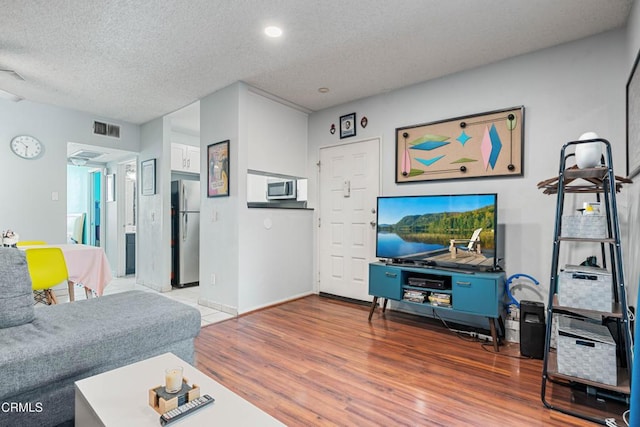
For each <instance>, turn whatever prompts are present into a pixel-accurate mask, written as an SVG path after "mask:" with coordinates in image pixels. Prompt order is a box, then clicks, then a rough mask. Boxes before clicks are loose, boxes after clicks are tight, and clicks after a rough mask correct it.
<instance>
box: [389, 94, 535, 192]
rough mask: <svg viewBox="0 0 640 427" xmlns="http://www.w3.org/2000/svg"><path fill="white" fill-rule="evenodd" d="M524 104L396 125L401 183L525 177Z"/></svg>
mask: <svg viewBox="0 0 640 427" xmlns="http://www.w3.org/2000/svg"><path fill="white" fill-rule="evenodd" d="M523 152H524V107H522V106H520V107H513V108H508V109H504V110H497V111H489V112H486V113H479V114H473V115H469V116H464V117H456V118H453V119H446V120H440V121H436V122H431V123H425V124H421V125H414V126H406V127H401V128H396V182H397V183H404V182H416V181H434V180H444V179H459V178H485V177H496V176H522V174H523V160H522V153H523Z"/></svg>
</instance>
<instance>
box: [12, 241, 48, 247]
mask: <svg viewBox="0 0 640 427" xmlns="http://www.w3.org/2000/svg"><path fill="white" fill-rule="evenodd" d="M46 244H47V242H45V241H44V240H23V241H22V242H18V243H16V247H18V248H20V247H22V246H41V245H46Z"/></svg>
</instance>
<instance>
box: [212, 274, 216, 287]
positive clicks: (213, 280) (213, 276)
mask: <svg viewBox="0 0 640 427" xmlns="http://www.w3.org/2000/svg"><path fill="white" fill-rule="evenodd" d="M211 284H212V285H215V284H216V273H211Z"/></svg>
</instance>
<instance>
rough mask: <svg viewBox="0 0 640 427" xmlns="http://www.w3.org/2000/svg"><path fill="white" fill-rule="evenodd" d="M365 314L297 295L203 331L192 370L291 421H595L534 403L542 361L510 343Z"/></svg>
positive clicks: (393, 315) (410, 319) (406, 318)
mask: <svg viewBox="0 0 640 427" xmlns="http://www.w3.org/2000/svg"><path fill="white" fill-rule="evenodd" d="M367 317H368V307H366V306H361V305H356V304H351V303H348V302H343V301H337V300H333V299H328V298H323V297H319V296H310V297H306V298H302V299H299V300H296V301H293V302H289V303H286V304H282V305H279V306H276V307H272V308H269V309H265V310H262V311H257V312H254V313H251V314H248V315H245V316H241V317H239V318H237V319H232V320H227V321H224V322H222V323H217V324H213V325H210V326H207V327H204V328H202V330H201V332H200V336H199V337H198V338H197V339H196V366H197V367H198V368H199V369H200V370H201V371H203V372H205V373H206V374H207V375H209V376H210V377H212V378H213V379H215V380H216V381H218V382H219V383H221V384H223V385H224V386H226V387H227V388H229V389H231V390H232V391H234V392H236V393H237V394H239V395H240V396H242V397H243V398H245V399H246V400H248V401H250V402H252V403H253V404H254V405H256V406H258V407H259V408H261V409H262V410H264V411H265V412H267V413H269V414H271V415H272V416H274V417H275V418H277V419H279V420H280V421H282V422H283V423H285V424H287V425H290V426H311V425H353V426H366V425H387V426H403V425H404V426H501V425H504V426H585V425H594V424H592V423H589V422H586V421H584V420H581V419H578V418H574V417H571V416H568V415H564V414H562V413H559V412H557V411H551V410H549V409H546V408H545V407H544V406H543V404H542V403H541V401H540V383H541V380H540V377H541V371H542V361H540V360H531V359H520V358H518V350H519V349H518V346H517V345H511V347H509V346H507V347H501V348H500V353H494V352H493V347H492V346H490V345H489V346H487V345H484V346H483V345H482V344H481V343H479V342H470V341H466V340H463V339H461V338H460V337H459V336H457V335H455V334H453V333H452V332H450V331H448V330H447V329H446V328H444V327H442V326H440V325H438V324H436V323H435V322H434V321H433V320H431V319H425V318H422V317H418V316H411V315H407V314H403V313H399V312H394V311H387V313H386V314H384V315H383V314H382V313H380V311H379V310H377V311H376V313H375V314H374V316H373V318H372V321H371V322H370V323H369V322H368V321H367ZM214 397H215V396H214ZM618 425H624V424H623V423H622V422H621V421H620V419H619V420H618Z"/></svg>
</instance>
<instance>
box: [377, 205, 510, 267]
mask: <svg viewBox="0 0 640 427" xmlns="http://www.w3.org/2000/svg"><path fill="white" fill-rule="evenodd" d="M497 204H498V195H497V194H454V195H428V196H399V197H378V208H377V230H376V257H378V258H381V259H385V260H387V261H388V262H392V263H400V264H414V265H424V266H442V267H454V268H463V269H479V270H483V271H489V270H490V271H495V270H498V269H499V266H498V262H497V256H496V246H497V245H496V243H497V240H496V237H497V236H496V234H497V233H496V231H497V223H498V219H497V212H498V209H497V208H498V206H497ZM478 230H479V231H478ZM474 236H477V237H476V238H475V239H473V238H474Z"/></svg>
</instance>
